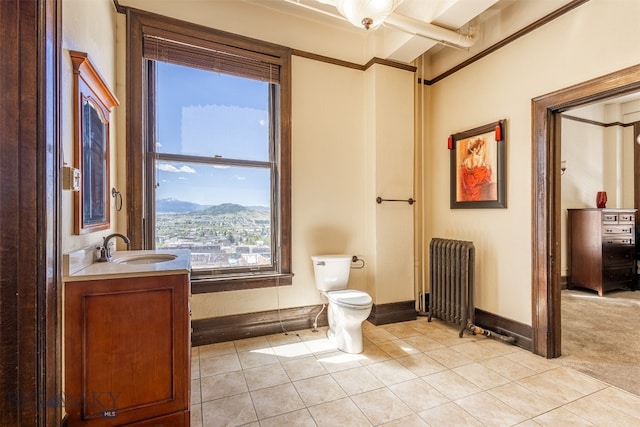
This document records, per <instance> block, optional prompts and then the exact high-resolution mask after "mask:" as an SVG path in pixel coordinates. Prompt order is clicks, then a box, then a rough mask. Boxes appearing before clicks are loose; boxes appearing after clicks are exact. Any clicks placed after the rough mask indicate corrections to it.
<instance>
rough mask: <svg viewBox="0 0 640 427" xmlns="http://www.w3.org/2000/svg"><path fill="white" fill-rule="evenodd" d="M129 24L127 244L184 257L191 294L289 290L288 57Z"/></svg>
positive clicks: (153, 20)
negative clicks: (181, 251)
mask: <svg viewBox="0 0 640 427" xmlns="http://www.w3.org/2000/svg"><path fill="white" fill-rule="evenodd" d="M130 23H131V27H130V31H131V34H132V37H130V40H139V41H140V44H139V45H135V44H133V43H132V44H130V46H129V55H130V57H137V59H134V58H130V63H131V64H132V65H131V66H130V69H129V81H130V83H129V89H130V90H129V93H132V102H131V104H130V105H131V106H132V107H130V108H132V110H133V111H132V114H131V119H130V121H129V124H128V142H129V144H128V153H129V156H128V158H129V159H130V160H132V161H131V163H130V164H129V168H128V182H129V183H132V184H133V185H129V186H128V187H129V193H128V194H129V195H130V198H131V199H132V203H131V206H130V208H129V212H130V213H129V222H128V228H129V230H128V232H129V235H130V238H132V244H133V245H134V247H140V248H147V249H149V248H187V249H190V250H191V253H192V260H191V264H192V282H193V286H192V290H193V292H194V293H198V292H209V291H219V290H227V289H244V288H251V287H262V286H271V285H275V284H276V283H278V284H290V283H291V274H290V253H291V251H290V247H289V242H290V239H289V233H290V228H291V227H290V154H289V153H290V150H289V145H290V142H289V138H290V129H289V123H290V120H289V116H290V107H289V106H290V83H289V78H288V76H289V61H290V52H289V50H288V49H286V48H282V47H279V46H274V45H270V44H265V43H263V42H258V41H254V40H249V39H246V38H241V37H239V36H233V35H230V34H227V33H221V32H218V31H214V30H210V29H205V28H202V27H197V26H193V25H191V24H186V23H181V22H179V21H175V20H169V19H159V18H157V17H155V16H154V17H150V16H147V15H135V16H134V17H133V19H131V20H130ZM138 55H139V57H138ZM136 81H138V82H139V87H138V86H136ZM132 141H140V142H139V143H131V142H132ZM136 164H137V166H136ZM138 230H140V231H141V232H140V231H138Z"/></svg>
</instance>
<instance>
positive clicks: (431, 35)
mask: <svg viewBox="0 0 640 427" xmlns="http://www.w3.org/2000/svg"><path fill="white" fill-rule="evenodd" d="M384 24H385V25H387V26H389V27H393V28H396V29H398V30H400V31H404V32H407V33H410V34H415V35H417V36H421V37H425V38H427V39H430V40H433V41H435V42H438V43H441V44H445V45H447V46H453V47H458V48H462V49H468V48H470V47H471V46H473V44H474V43H475V42H476V39H477V34H473V33H469V34H462V33H459V32H457V31H452V30H449V29H447V28H443V27H439V26H437V25H433V24H428V23H426V22H424V21H419V20H417V19H414V18H410V17H408V16H405V15H400V14H398V13H392V14H391V15H389V16H388V17H387V19H385V20H384Z"/></svg>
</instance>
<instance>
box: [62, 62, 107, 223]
mask: <svg viewBox="0 0 640 427" xmlns="http://www.w3.org/2000/svg"><path fill="white" fill-rule="evenodd" d="M69 53H70V55H71V62H72V63H73V74H74V91H75V96H74V104H75V105H74V121H75V143H74V157H75V164H74V166H75V168H77V169H78V170H80V191H77V192H76V193H75V195H74V228H75V233H76V234H86V233H91V232H94V231H99V230H105V229H107V228H109V227H110V204H109V200H110V197H109V191H108V189H109V171H110V169H109V116H110V111H111V108H112V107H114V106H116V105H118V104H119V102H118V100H117V99H116V97H115V96H114V95H113V93H112V92H111V91H110V90H109V88H108V87H107V85H106V84H105V82H104V80H103V79H102V77H101V76H100V74H99V73H98V71H97V70H96V68H95V67H94V66H93V64H92V63H91V61H90V60H89V57H88V56H87V54H86V53H84V52H76V51H70V52H69Z"/></svg>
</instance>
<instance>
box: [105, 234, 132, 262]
mask: <svg viewBox="0 0 640 427" xmlns="http://www.w3.org/2000/svg"><path fill="white" fill-rule="evenodd" d="M114 237H120V238H121V239H122V240H123V241H124V242H125V243H126V244H127V249H128V248H129V243H131V240H129V238H128V237H127V236H125V235H124V234H120V233H113V234H109V235H108V236H107V237H103V238H102V246H101V247H99V248H98V250H99V251H100V256H99V257H98V259H97V260H96V262H109V261H111V248H110V247H109V241H110V240H111V239H113V238H114Z"/></svg>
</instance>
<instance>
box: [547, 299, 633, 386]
mask: <svg viewBox="0 0 640 427" xmlns="http://www.w3.org/2000/svg"><path fill="white" fill-rule="evenodd" d="M561 310H562V356H561V357H560V358H559V359H558V360H559V361H561V362H562V363H564V364H565V365H566V366H569V367H572V368H574V369H576V370H578V371H581V372H583V373H585V374H587V375H590V376H592V377H594V378H596V379H599V380H602V381H605V382H607V383H609V384H611V385H614V386H616V387H619V388H621V389H623V390H626V391H629V392H631V393H633V394H635V395H637V396H640V291H636V292H632V291H611V292H608V293H606V294H605V295H604V296H603V297H599V296H598V295H597V293H595V292H592V291H588V290H577V289H573V290H563V291H562V301H561Z"/></svg>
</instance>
